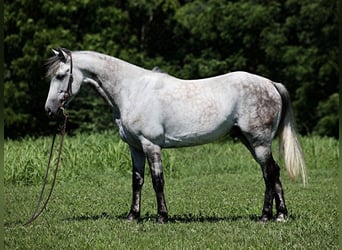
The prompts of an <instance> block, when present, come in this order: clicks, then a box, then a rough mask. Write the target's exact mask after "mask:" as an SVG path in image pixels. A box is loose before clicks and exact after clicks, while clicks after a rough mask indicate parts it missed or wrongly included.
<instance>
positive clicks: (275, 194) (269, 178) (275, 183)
mask: <svg viewBox="0 0 342 250" xmlns="http://www.w3.org/2000/svg"><path fill="white" fill-rule="evenodd" d="M232 135H233V136H234V137H237V138H239V139H240V141H241V142H242V143H243V144H244V145H245V146H246V147H247V148H248V149H249V151H250V152H251V153H252V155H253V157H254V159H255V160H256V161H257V162H258V163H259V165H260V166H261V169H262V173H263V178H264V182H265V195H264V204H263V209H262V214H261V217H260V222H266V221H268V220H269V219H271V218H272V216H273V213H272V208H273V200H275V203H276V210H277V215H276V221H284V220H285V216H286V215H287V208H286V205H285V198H284V192H283V188H282V184H281V181H280V168H279V166H278V164H277V163H276V162H275V161H274V159H273V156H272V147H271V143H265V140H257V139H254V140H253V139H252V138H253V137H252V136H249V134H247V133H243V132H242V131H241V130H240V128H239V127H234V128H233V130H232ZM254 138H256V137H254Z"/></svg>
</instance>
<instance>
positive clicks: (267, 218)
mask: <svg viewBox="0 0 342 250" xmlns="http://www.w3.org/2000/svg"><path fill="white" fill-rule="evenodd" d="M269 220H270V217H269V216H268V215H266V214H263V215H261V217H260V218H259V220H258V222H259V223H261V224H264V223H266V222H267V221H269Z"/></svg>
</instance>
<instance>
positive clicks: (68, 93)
mask: <svg viewBox="0 0 342 250" xmlns="http://www.w3.org/2000/svg"><path fill="white" fill-rule="evenodd" d="M66 52H67V54H68V55H69V56H70V77H69V81H68V88H67V91H66V95H65V96H64V100H63V105H62V106H64V103H65V101H66V99H67V98H69V97H71V96H72V82H73V81H74V77H73V75H72V68H73V66H72V56H71V51H66Z"/></svg>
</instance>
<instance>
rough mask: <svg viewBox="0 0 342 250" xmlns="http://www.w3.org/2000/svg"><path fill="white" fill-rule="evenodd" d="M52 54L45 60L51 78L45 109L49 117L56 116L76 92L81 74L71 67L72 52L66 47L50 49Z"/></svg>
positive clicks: (79, 84)
mask: <svg viewBox="0 0 342 250" xmlns="http://www.w3.org/2000/svg"><path fill="white" fill-rule="evenodd" d="M52 52H53V53H54V56H53V57H51V58H49V59H48V61H47V65H48V72H47V76H48V77H49V78H50V79H51V82H50V89H49V94H48V97H47V100H46V103H45V111H46V113H47V115H48V116H49V117H50V118H58V116H60V115H61V111H62V109H63V108H64V107H66V105H67V104H68V103H69V102H70V101H71V99H72V97H73V96H74V95H75V94H77V93H78V91H79V89H80V87H81V82H82V75H81V72H80V71H79V70H77V69H76V68H73V60H72V53H71V51H69V50H67V49H62V48H58V49H57V50H54V49H53V50H52Z"/></svg>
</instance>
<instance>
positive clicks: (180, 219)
mask: <svg viewBox="0 0 342 250" xmlns="http://www.w3.org/2000/svg"><path fill="white" fill-rule="evenodd" d="M259 218H260V217H259V216H258V215H255V214H253V215H232V216H224V217H221V216H207V215H202V214H199V215H193V214H182V215H173V216H170V217H169V219H168V223H195V222H203V223H216V222H220V221H225V222H235V221H254V222H259ZM100 219H109V220H112V219H119V220H126V219H127V214H121V215H117V216H112V215H109V214H108V213H106V212H103V213H102V214H100V215H81V216H75V217H72V218H67V219H66V220H67V221H85V220H93V221H96V220H100ZM296 219H297V218H296V216H294V215H290V216H288V217H287V220H296ZM149 221H152V222H156V221H157V216H156V215H153V214H145V215H143V216H141V217H140V218H139V219H138V220H136V222H137V223H145V222H149ZM272 221H274V220H271V221H270V222H272Z"/></svg>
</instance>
